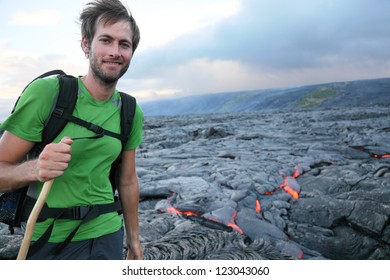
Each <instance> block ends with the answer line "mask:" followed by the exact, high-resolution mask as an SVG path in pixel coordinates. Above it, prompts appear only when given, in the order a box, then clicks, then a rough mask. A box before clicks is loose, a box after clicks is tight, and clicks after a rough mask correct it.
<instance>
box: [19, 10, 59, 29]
mask: <svg viewBox="0 0 390 280" xmlns="http://www.w3.org/2000/svg"><path fill="white" fill-rule="evenodd" d="M60 19H61V13H60V11H58V10H37V11H20V12H16V13H14V14H13V15H12V24H15V25H33V26H53V25H58V23H59V22H60Z"/></svg>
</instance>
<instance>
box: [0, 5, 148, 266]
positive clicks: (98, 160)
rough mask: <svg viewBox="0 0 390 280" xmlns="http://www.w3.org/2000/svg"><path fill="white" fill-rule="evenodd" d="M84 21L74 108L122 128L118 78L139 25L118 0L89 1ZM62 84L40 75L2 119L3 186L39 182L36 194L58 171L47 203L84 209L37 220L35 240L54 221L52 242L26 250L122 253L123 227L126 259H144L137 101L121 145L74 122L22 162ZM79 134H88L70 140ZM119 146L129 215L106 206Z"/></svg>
mask: <svg viewBox="0 0 390 280" xmlns="http://www.w3.org/2000/svg"><path fill="white" fill-rule="evenodd" d="M80 21H81V34H82V40H81V47H82V50H83V51H84V53H85V55H86V57H87V58H88V59H89V69H88V72H87V74H86V75H84V76H81V77H79V78H77V80H78V81H77V83H78V97H77V102H76V105H75V109H74V111H73V116H75V117H78V118H80V119H82V120H85V121H87V122H90V123H93V124H96V125H98V126H100V127H102V128H103V129H104V130H105V131H109V132H113V133H114V134H115V133H116V134H120V133H121V122H120V119H121V106H122V99H121V95H120V94H119V92H118V91H117V90H116V85H117V82H118V80H119V79H120V78H121V77H122V76H123V74H124V73H126V71H127V69H128V68H129V65H130V62H131V59H132V56H133V54H134V51H135V50H136V48H137V46H138V43H139V40H140V33H139V29H138V26H137V24H136V22H135V20H134V18H133V17H132V15H131V13H130V12H129V11H128V10H127V9H126V8H125V7H124V6H123V4H122V3H121V2H120V1H118V0H97V1H95V2H91V3H88V4H87V5H86V7H85V9H84V10H83V11H82V13H81V15H80ZM58 91H59V80H58V79H57V78H56V77H49V78H45V79H38V80H36V81H34V82H33V83H32V84H30V85H29V86H28V87H27V89H26V90H25V91H24V93H23V95H22V97H21V99H20V100H19V102H18V104H17V106H16V108H15V111H14V112H13V113H12V115H11V116H10V117H9V118H8V119H7V120H6V121H5V122H4V123H3V124H2V125H1V128H2V129H4V130H5V133H4V135H3V136H2V138H1V140H0V186H1V187H0V191H1V192H7V191H14V190H17V189H19V188H21V187H22V186H25V185H28V184H30V185H35V186H36V187H35V188H36V189H35V192H30V189H31V187H30V189H29V194H28V195H29V196H30V197H29V199H33V200H34V199H36V198H37V194H39V192H40V190H41V188H42V185H43V182H45V181H48V180H52V179H55V180H54V183H53V186H52V188H51V190H50V193H49V195H48V198H47V200H46V203H47V206H48V208H49V209H58V208H59V209H64V211H65V212H66V213H68V212H71V211H68V209H71V210H72V211H73V209H78V211H79V212H83V211H84V212H85V211H86V212H85V213H86V214H85V215H82V217H77V219H76V218H75V219H72V218H71V217H69V216H70V215H66V216H60V217H59V218H58V217H51V216H50V217H49V218H47V219H45V220H43V221H40V222H38V223H37V224H36V226H35V231H34V235H33V242H34V241H35V242H36V241H37V240H39V239H40V237H41V236H43V235H44V233H45V232H46V230H47V229H48V228H49V227H50V226H51V225H53V229H52V232H51V235H50V238H49V240H48V242H45V243H44V244H43V246H42V247H40V248H39V250H34V252H33V253H32V254H30V255H29V257H28V258H29V259H123V241H124V231H123V228H124V229H125V231H126V235H125V236H126V238H125V243H126V245H127V248H128V251H127V252H128V253H127V259H142V258H143V250H142V247H141V244H140V241H139V231H138V198H139V184H138V177H137V174H136V166H135V155H136V148H137V147H138V146H139V145H140V144H141V142H142V123H143V112H142V110H141V108H140V107H139V106H138V104H137V105H136V108H135V114H134V118H133V123H132V129H131V131H130V133H129V135H128V136H129V138H128V141H127V142H126V144H125V147H123V148H124V151H123V152H121V151H122V144H121V141H120V140H118V139H117V138H114V137H110V136H109V135H104V136H103V137H99V138H97V139H90V138H93V136H94V132H92V131H89V130H88V129H86V128H85V127H83V126H79V125H77V124H75V123H71V122H69V123H68V124H67V125H66V126H65V128H64V129H63V130H62V132H61V133H60V134H59V135H58V136H57V137H56V139H55V140H54V141H53V143H51V144H48V145H46V146H45V148H44V149H43V151H42V152H41V153H40V155H39V157H38V158H37V159H33V160H29V161H24V162H22V159H23V158H24V156H25V155H26V154H27V153H28V152H29V151H30V150H31V149H32V148H33V146H34V145H35V143H37V142H40V141H41V140H42V130H43V128H44V125H45V122H46V120H47V119H48V118H49V116H50V114H51V110H52V106H53V104H54V102H55V100H56V97H57V95H58ZM80 137H81V138H84V140H82V141H75V140H72V138H73V139H74V138H80ZM120 154H121V162H122V164H121V169H120V184H119V186H118V192H119V196H120V203H121V209H122V213H123V218H122V216H121V215H119V214H118V212H117V211H116V210H117V209H112V207H111V206H110V207H106V206H108V205H114V204H115V202H114V196H113V191H112V185H111V181H110V179H109V175H110V171H111V165H112V164H113V162H114V161H115V160H116V159H117V158H118V156H119V155H120ZM80 209H82V210H80ZM96 209H99V210H98V214H97V215H95V216H94V217H93V218H91V219H90V218H88V219H86V218H85V217H89V216H88V215H89V213H90V212H93V211H95V210H96ZM102 209H105V210H102ZM107 209H109V210H107ZM73 212H74V211H73ZM76 212H77V211H76ZM61 215H63V214H61ZM123 222H124V225H123ZM68 241H70V242H68ZM36 243H38V242H36Z"/></svg>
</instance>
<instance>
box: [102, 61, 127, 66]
mask: <svg viewBox="0 0 390 280" xmlns="http://www.w3.org/2000/svg"><path fill="white" fill-rule="evenodd" d="M103 63H105V64H107V65H113V66H117V65H122V63H121V62H119V61H103Z"/></svg>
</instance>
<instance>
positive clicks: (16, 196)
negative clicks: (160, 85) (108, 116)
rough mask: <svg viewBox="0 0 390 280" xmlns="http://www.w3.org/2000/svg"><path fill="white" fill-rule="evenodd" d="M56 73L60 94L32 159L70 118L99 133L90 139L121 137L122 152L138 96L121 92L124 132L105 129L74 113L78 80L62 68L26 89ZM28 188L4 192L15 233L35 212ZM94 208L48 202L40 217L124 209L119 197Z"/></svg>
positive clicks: (1, 214) (2, 206)
mask: <svg viewBox="0 0 390 280" xmlns="http://www.w3.org/2000/svg"><path fill="white" fill-rule="evenodd" d="M53 75H57V78H58V80H59V93H58V97H57V100H56V104H55V106H54V107H53V108H52V113H51V114H50V116H49V118H48V120H47V121H46V124H45V126H44V129H43V131H42V142H40V143H36V144H35V145H34V147H33V149H32V150H31V151H30V153H29V154H28V155H27V158H30V159H31V158H36V157H38V155H39V154H40V153H41V152H42V150H43V148H44V147H45V146H46V145H47V144H49V143H51V142H52V141H53V140H54V139H55V138H56V137H57V135H58V134H59V133H60V132H61V131H62V130H63V128H64V127H65V125H66V124H67V123H68V121H70V122H73V123H75V124H77V125H80V126H83V127H85V128H87V129H88V130H91V131H93V132H94V133H95V134H96V136H93V137H88V138H100V137H102V136H104V135H106V136H110V137H114V138H117V139H119V140H120V141H121V143H122V152H123V151H124V148H125V145H126V142H127V140H128V137H129V134H130V131H131V127H132V123H133V118H134V114H135V108H136V100H135V98H134V97H132V96H130V95H128V94H126V93H123V92H119V93H120V96H121V100H122V108H121V120H120V122H121V133H120V134H117V133H114V132H111V131H109V130H105V129H104V128H102V127H100V126H98V125H96V124H93V123H90V122H87V121H85V120H82V119H80V118H77V117H75V116H73V115H72V112H73V109H74V107H75V105H76V101H77V95H78V80H77V78H75V77H73V76H69V75H66V74H65V73H64V72H63V71H62V70H53V71H49V72H46V73H44V74H42V75H40V76H38V77H37V78H35V79H34V80H33V81H31V82H30V83H29V84H28V85H27V86H26V87H25V88H24V90H23V92H24V91H25V89H26V88H27V87H28V86H29V85H30V84H31V83H32V82H34V81H35V80H37V79H40V78H44V77H49V76H53ZM23 92H22V94H23ZM20 97H21V95H20V96H19V98H18V100H17V101H16V103H15V106H14V109H13V110H12V112H11V114H12V113H13V112H14V110H15V107H16V105H17V103H18V101H19V99H20ZM0 136H1V133H0ZM122 152H121V153H120V155H119V156H118V158H117V159H116V160H115V161H114V162H113V164H112V166H111V170H110V181H111V185H112V187H113V193H114V195H115V192H116V188H117V187H118V186H119V171H120V164H121V155H122ZM28 190H29V186H26V187H24V188H21V189H19V190H17V191H14V192H10V193H0V222H2V223H5V224H7V225H8V226H9V229H10V232H11V233H12V234H13V233H14V227H20V222H21V220H24V219H26V218H27V217H26V215H27V216H28V215H29V212H30V211H31V209H32V207H33V205H34V203H35V201H31V198H29V197H28V196H27V192H28ZM109 205H111V204H109ZM92 208H93V207H89V206H86V207H73V208H66V209H62V208H56V209H55V210H52V209H50V208H48V207H47V206H46V205H45V206H44V208H43V209H42V212H41V215H40V216H39V218H40V219H41V220H42V219H46V218H52V217H56V218H59V217H60V218H74V219H80V220H82V222H81V224H82V223H85V222H87V221H89V220H91V219H93V218H95V217H97V216H99V215H100V214H102V213H103V212H104V211H106V212H112V211H120V210H121V209H120V203H119V201H118V199H116V202H115V203H114V204H112V205H111V206H109V207H101V209H99V207H97V208H98V210H99V211H100V212H99V213H96V211H95V210H94V211H91V209H92ZM94 208H96V207H94ZM103 208H104V209H103ZM89 212H95V213H92V214H89ZM87 214H88V215H87ZM53 224H54V223H53ZM81 224H80V225H81ZM48 231H49V233H48V237H50V233H51V230H50V228H49V229H48ZM76 231H77V230H76ZM76 231H74V232H72V234H71V235H72V236H71V237H73V236H74V234H75V233H76ZM48 237H47V240H48ZM71 237H69V241H70V240H71ZM47 240H43V241H42V242H46V241H47ZM69 241H68V242H69ZM35 243H37V242H35Z"/></svg>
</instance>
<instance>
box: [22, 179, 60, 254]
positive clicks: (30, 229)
mask: <svg viewBox="0 0 390 280" xmlns="http://www.w3.org/2000/svg"><path fill="white" fill-rule="evenodd" d="M53 181H54V180H50V181H47V182H45V183H44V184H43V187H42V190H41V193H40V194H39V196H38V199H37V201H36V202H35V205H34V208H33V209H32V211H31V214H30V216H29V217H28V220H27V224H26V231H25V233H24V238H23V241H22V244H21V245H20V249H19V254H18V256H17V258H16V259H17V260H25V259H26V257H27V253H28V249H29V247H30V243H31V239H32V236H33V233H34V227H35V224H36V222H37V219H38V216H39V213H41V210H42V207H43V205H44V204H45V202H46V198H47V195H48V194H49V192H50V189H51V186H52V185H53Z"/></svg>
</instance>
